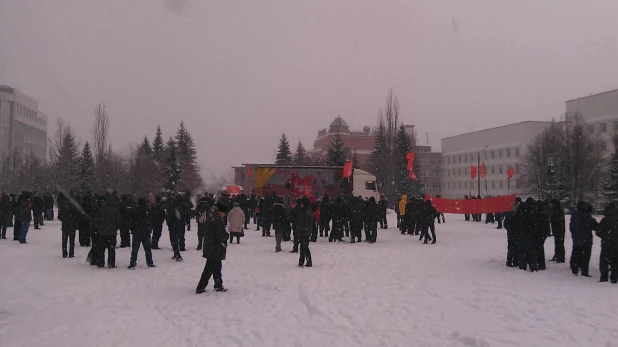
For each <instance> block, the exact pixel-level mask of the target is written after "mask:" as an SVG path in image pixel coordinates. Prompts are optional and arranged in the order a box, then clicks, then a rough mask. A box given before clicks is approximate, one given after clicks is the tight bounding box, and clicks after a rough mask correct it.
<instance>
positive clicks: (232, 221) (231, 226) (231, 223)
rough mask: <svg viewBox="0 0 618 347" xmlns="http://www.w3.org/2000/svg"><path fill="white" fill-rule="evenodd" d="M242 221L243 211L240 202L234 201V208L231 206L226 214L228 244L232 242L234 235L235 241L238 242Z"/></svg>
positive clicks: (241, 230)
mask: <svg viewBox="0 0 618 347" xmlns="http://www.w3.org/2000/svg"><path fill="white" fill-rule="evenodd" d="M244 223H245V212H244V211H243V210H242V208H240V203H238V202H235V203H234V208H232V210H231V211H230V213H228V215H227V229H228V231H229V232H230V244H232V243H234V237H236V243H240V237H241V236H242V234H243V227H244Z"/></svg>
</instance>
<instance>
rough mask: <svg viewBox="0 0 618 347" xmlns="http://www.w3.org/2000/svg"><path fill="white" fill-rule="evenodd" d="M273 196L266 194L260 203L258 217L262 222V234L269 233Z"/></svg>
mask: <svg viewBox="0 0 618 347" xmlns="http://www.w3.org/2000/svg"><path fill="white" fill-rule="evenodd" d="M273 203H274V201H273V196H272V195H267V196H266V197H264V199H263V200H262V201H261V203H260V219H261V224H262V236H268V237H270V236H272V235H270V228H271V226H272V223H273V215H272V214H273Z"/></svg>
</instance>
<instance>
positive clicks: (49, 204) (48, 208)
mask: <svg viewBox="0 0 618 347" xmlns="http://www.w3.org/2000/svg"><path fill="white" fill-rule="evenodd" d="M43 204H44V205H45V220H47V221H53V220H54V197H53V196H52V195H51V193H45V195H43Z"/></svg>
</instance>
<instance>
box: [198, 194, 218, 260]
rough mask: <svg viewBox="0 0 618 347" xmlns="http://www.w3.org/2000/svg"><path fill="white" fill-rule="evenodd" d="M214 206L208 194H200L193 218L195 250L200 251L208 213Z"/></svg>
mask: <svg viewBox="0 0 618 347" xmlns="http://www.w3.org/2000/svg"><path fill="white" fill-rule="evenodd" d="M213 206H214V201H212V200H211V199H210V198H209V197H208V196H206V195H205V196H202V197H201V198H200V199H199V200H198V202H197V206H196V208H195V220H196V221H197V248H196V250H198V251H201V250H202V247H203V242H204V233H205V232H206V223H207V222H208V214H209V213H212V207H213Z"/></svg>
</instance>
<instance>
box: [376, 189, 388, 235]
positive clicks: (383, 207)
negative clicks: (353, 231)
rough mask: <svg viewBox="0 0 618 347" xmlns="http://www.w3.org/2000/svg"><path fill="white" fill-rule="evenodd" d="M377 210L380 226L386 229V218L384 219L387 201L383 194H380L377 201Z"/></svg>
mask: <svg viewBox="0 0 618 347" xmlns="http://www.w3.org/2000/svg"><path fill="white" fill-rule="evenodd" d="M378 206H379V209H378V210H379V212H380V228H381V229H388V220H386V210H387V209H388V201H386V198H385V197H384V195H381V196H380V202H379V203H378Z"/></svg>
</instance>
